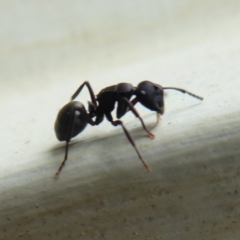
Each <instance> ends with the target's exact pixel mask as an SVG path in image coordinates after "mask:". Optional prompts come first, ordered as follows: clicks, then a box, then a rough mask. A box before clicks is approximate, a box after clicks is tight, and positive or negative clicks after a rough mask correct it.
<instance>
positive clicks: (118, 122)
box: [106, 113, 151, 172]
mask: <svg viewBox="0 0 240 240" xmlns="http://www.w3.org/2000/svg"><path fill="white" fill-rule="evenodd" d="M106 117H107V119H108V121H110V122H111V123H112V125H113V126H115V127H116V126H118V125H121V127H122V129H123V131H124V133H125V135H126V137H127V139H128V141H129V142H130V143H131V145H132V146H133V148H134V149H135V151H136V153H137V155H138V157H139V159H140V160H141V162H142V164H143V166H144V167H145V168H146V169H147V171H148V172H151V169H150V167H149V166H148V165H147V163H146V162H145V161H144V159H143V158H142V156H141V154H140V153H139V151H138V149H137V147H136V145H135V142H134V140H133V138H132V137H131V135H130V133H129V132H128V130H127V129H126V128H125V126H124V125H123V122H122V121H120V120H116V121H113V118H112V115H111V114H110V113H109V114H106Z"/></svg>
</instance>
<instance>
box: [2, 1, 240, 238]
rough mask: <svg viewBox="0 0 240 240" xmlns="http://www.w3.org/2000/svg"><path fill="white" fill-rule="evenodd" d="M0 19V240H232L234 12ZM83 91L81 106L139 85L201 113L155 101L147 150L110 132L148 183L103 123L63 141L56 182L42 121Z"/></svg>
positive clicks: (48, 123)
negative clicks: (114, 89)
mask: <svg viewBox="0 0 240 240" xmlns="http://www.w3.org/2000/svg"><path fill="white" fill-rule="evenodd" d="M1 5H2V7H1V18H2V21H1V22H2V26H3V27H2V28H1V35H0V36H1V40H0V41H1V47H0V51H1V55H0V70H1V71H0V81H1V90H0V91H1V94H0V95H1V96H0V101H1V113H0V114H1V115H0V128H1V139H0V145H1V148H0V162H1V170H0V186H1V187H0V211H1V216H0V239H11V240H12V239H34V240H35V239H111V240H112V239H116V240H118V239H119V240H120V239H121V240H122V239H124V238H125V239H171V240H172V239H224V240H225V239H239V237H240V231H239V219H240V218H239V217H240V216H239V215H240V205H239V204H240V201H239V194H240V189H239V180H240V163H239V158H240V150H239V143H240V133H239V130H240V127H239V119H240V118H239V113H240V107H239V106H240V97H239V94H238V89H239V88H240V80H239V79H240V71H239V62H240V33H239V23H240V17H239V16H240V14H239V10H240V8H239V7H240V6H239V2H238V1H222V2H221V3H220V2H218V1H201V2H200V1H194V3H193V2H192V1H181V2H180V1H168V3H167V2H163V1H153V0H152V1H148V2H146V1H139V4H136V3H135V2H134V1H130V2H129V1H128V2H127V1H126V2H125V1H123V2H121V3H120V2H117V1H114V2H111V4H110V3H109V2H108V1H101V4H100V3H98V2H97V1H88V2H87V1H86V2H85V1H81V3H80V2H79V1H68V2H65V1H58V3H55V5H54V3H49V2H45V1H44V2H43V1H41V2H38V1H35V3H34V4H33V3H32V2H31V3H30V2H28V1H13V0H12V1H8V2H6V1H2V2H1ZM86 79H88V80H90V82H91V84H92V86H93V88H94V90H95V93H98V92H99V91H100V90H101V89H102V88H104V87H106V86H108V85H111V84H115V83H118V82H123V81H125V82H131V83H132V84H134V85H137V84H138V82H140V81H142V80H144V79H149V80H152V81H154V82H157V83H159V84H162V85H163V86H177V87H182V88H186V89H188V90H189V91H192V92H194V93H196V94H198V95H201V96H203V97H204V101H203V102H200V101H198V100H196V99H194V98H191V97H190V96H188V95H183V94H181V93H178V92H174V91H171V92H170V91H169V92H168V93H167V94H166V98H165V103H166V113H165V114H164V115H163V116H162V121H161V123H160V124H159V125H158V127H156V128H155V129H154V130H153V132H154V134H155V135H156V138H155V139H154V140H151V139H149V138H147V137H146V134H145V132H144V131H143V130H142V129H141V125H140V122H139V121H138V120H137V119H135V117H133V116H132V115H131V114H130V113H129V114H127V115H126V116H125V117H124V118H123V121H124V123H125V125H126V127H127V128H128V129H129V131H130V132H131V134H132V136H133V138H134V139H135V141H136V144H137V146H138V149H139V151H140V152H141V154H142V155H143V157H144V158H145V160H146V161H147V162H148V164H149V165H150V166H151V168H152V170H153V171H152V173H151V174H148V173H147V172H146V171H145V169H144V168H143V166H142V165H141V162H140V161H139V160H138V158H137V155H136V153H135V152H134V150H133V149H132V147H131V146H130V145H129V144H128V141H127V140H126V138H125V136H124V134H123V133H122V130H121V128H114V127H112V126H111V125H110V124H109V123H108V122H107V121H105V122H104V123H103V124H102V125H100V126H97V127H91V126H88V127H87V128H86V130H85V131H84V132H83V133H82V134H81V135H79V136H78V137H76V138H75V139H73V141H72V144H71V147H70V150H69V160H68V162H67V164H66V166H65V167H64V169H63V171H62V173H61V175H60V177H59V179H58V180H56V179H54V177H53V176H54V173H55V172H56V170H57V168H58V167H59V165H60V163H61V161H62V159H63V155H64V144H63V143H59V142H58V141H57V140H56V138H55V136H54V131H53V125H54V121H55V117H56V115H57V112H58V110H59V109H60V108H61V107H62V106H63V105H64V104H65V103H66V102H67V101H68V100H69V98H70V96H71V95H72V94H73V92H74V91H75V90H76V88H77V87H78V86H79V85H80V84H81V83H82V82H83V81H84V80H86ZM79 100H80V101H81V102H83V103H84V104H86V103H87V100H89V95H88V93H87V91H86V90H85V91H84V92H83V93H82V94H81V96H80V97H79ZM137 109H138V110H139V112H140V113H141V115H142V116H143V118H144V120H145V121H146V123H147V126H148V127H149V128H151V126H153V125H154V123H155V121H156V116H155V114H154V113H151V112H149V111H147V110H146V109H144V108H143V107H141V106H140V105H137Z"/></svg>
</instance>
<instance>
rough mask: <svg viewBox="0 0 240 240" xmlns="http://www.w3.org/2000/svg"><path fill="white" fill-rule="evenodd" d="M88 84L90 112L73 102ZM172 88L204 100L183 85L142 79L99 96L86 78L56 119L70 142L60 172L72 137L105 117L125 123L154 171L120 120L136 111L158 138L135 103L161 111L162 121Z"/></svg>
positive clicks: (60, 135) (62, 135)
mask: <svg viewBox="0 0 240 240" xmlns="http://www.w3.org/2000/svg"><path fill="white" fill-rule="evenodd" d="M85 85H86V86H87V88H88V91H89V94H90V97H91V102H88V111H87V110H86V109H85V107H84V105H83V104H82V103H80V102H77V101H72V100H74V99H75V98H76V97H77V96H78V94H80V92H81V91H82V89H83V87H84V86H85ZM168 89H172V90H177V91H180V92H182V93H187V94H189V95H191V96H193V97H195V98H198V99H200V100H203V98H202V97H199V96H197V95H195V94H193V93H191V92H188V91H186V90H184V89H182V88H176V87H162V86H160V85H159V84H156V83H153V82H150V81H142V82H141V83H139V84H138V86H137V87H133V86H132V84H130V83H119V84H117V85H112V86H109V87H107V88H104V89H103V90H101V91H100V93H99V94H98V95H97V97H95V94H94V92H93V90H92V87H91V85H90V83H89V82H88V81H85V82H84V83H83V84H82V85H81V86H80V87H79V88H78V89H77V91H76V92H75V93H74V94H73V96H72V97H71V102H69V103H68V104H66V105H65V106H64V107H63V108H62V109H61V110H60V111H59V113H58V116H57V119H56V122H55V133H56V136H57V138H58V140H59V141H66V148H65V157H64V160H63V162H62V164H61V165H60V167H59V169H58V171H57V173H56V175H59V173H60V172H61V169H62V168H63V166H64V164H65V162H66V160H67V154H68V143H69V141H70V140H71V138H73V137H75V136H76V135H78V134H79V133H80V132H82V131H83V130H84V129H85V127H86V126H87V124H90V125H92V126H94V125H99V124H100V123H101V122H102V121H103V119H104V116H105V117H106V118H107V120H108V121H109V122H111V123H112V125H113V126H118V125H121V126H122V129H123V131H124V133H125V135H126V137H127V138H128V140H129V142H130V143H131V144H132V146H133V147H134V149H135V151H136V152H137V154H138V157H139V159H140V160H141V161H142V163H143V165H144V167H145V168H146V169H147V171H148V172H150V171H151V169H150V168H149V167H148V165H147V164H146V162H145V161H144V159H143V158H142V156H141V154H140V153H139V151H138V149H137V147H136V145H135V143H134V140H133V139H132V137H131V135H130V133H129V132H128V130H127V129H126V128H125V126H124V124H123V122H122V121H121V120H119V119H120V118H121V117H122V116H124V115H125V114H126V113H127V112H128V111H129V110H130V111H132V112H133V114H134V115H135V116H136V117H137V118H139V120H140V121H141V124H142V127H143V129H144V130H145V131H146V132H147V134H148V136H149V137H150V138H154V134H152V133H151V132H150V131H149V130H148V129H147V128H146V126H145V124H144V122H143V120H142V118H141V116H140V115H139V113H138V112H137V110H136V109H135V107H134V105H135V104H136V103H137V102H140V103H141V104H142V105H143V106H144V107H146V108H148V109H149V110H152V111H155V112H156V113H157V123H158V122H159V119H160V115H163V113H164V98H163V97H164V90H168ZM132 96H135V98H134V99H132V100H131V97H132ZM97 102H98V104H97ZM116 102H117V118H118V120H113V117H112V114H111V112H112V111H113V110H114V106H115V103H116ZM95 117H96V118H95ZM93 118H95V120H93ZM157 123H156V125H157ZM156 125H155V126H156Z"/></svg>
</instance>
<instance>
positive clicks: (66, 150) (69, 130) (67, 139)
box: [55, 111, 75, 177]
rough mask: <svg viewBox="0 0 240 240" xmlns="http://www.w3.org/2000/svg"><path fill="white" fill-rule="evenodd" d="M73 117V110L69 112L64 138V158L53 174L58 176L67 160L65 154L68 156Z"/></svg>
mask: <svg viewBox="0 0 240 240" xmlns="http://www.w3.org/2000/svg"><path fill="white" fill-rule="evenodd" d="M74 118H75V111H73V113H72V114H71V118H70V122H69V123H70V124H69V128H68V134H67V138H66V147H65V156H64V159H63V161H62V163H61V165H60V167H59V168H58V170H57V172H56V173H55V176H56V177H58V175H59V174H60V172H61V170H62V168H63V166H64V164H65V162H66V161H67V156H68V144H69V142H70V140H71V135H72V130H73V126H74V124H73V122H74Z"/></svg>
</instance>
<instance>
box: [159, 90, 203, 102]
mask: <svg viewBox="0 0 240 240" xmlns="http://www.w3.org/2000/svg"><path fill="white" fill-rule="evenodd" d="M163 89H164V90H165V89H172V90H177V91H180V92H182V93H187V94H189V95H190V96H192V97H195V98H197V99H200V100H203V97H200V96H198V95H196V94H194V93H191V92H188V91H187V90H185V89H182V88H175V87H164V88H163Z"/></svg>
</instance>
